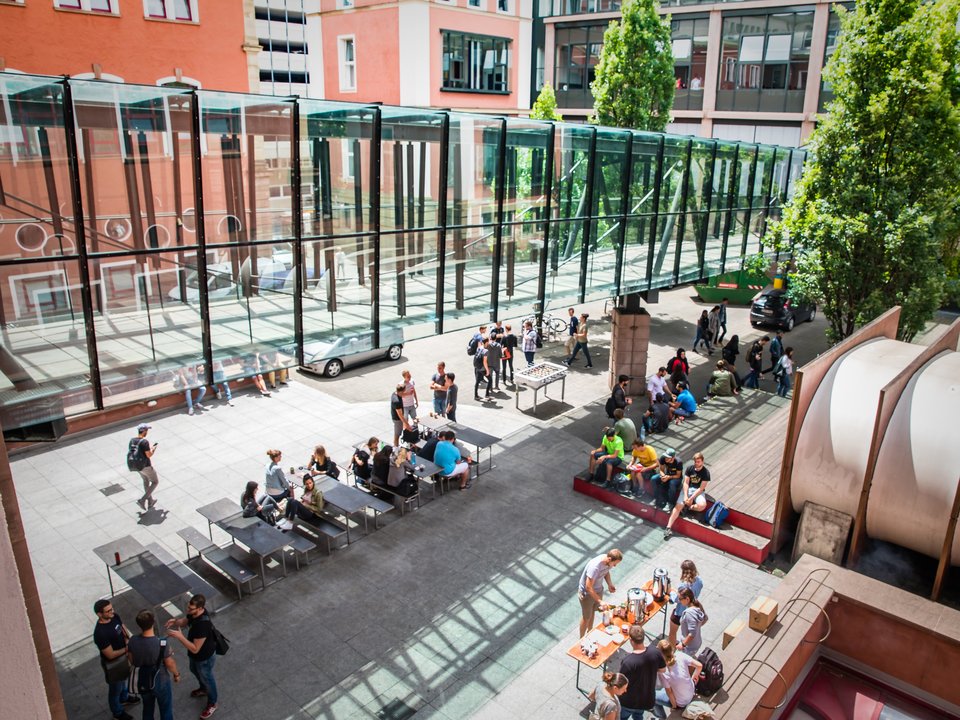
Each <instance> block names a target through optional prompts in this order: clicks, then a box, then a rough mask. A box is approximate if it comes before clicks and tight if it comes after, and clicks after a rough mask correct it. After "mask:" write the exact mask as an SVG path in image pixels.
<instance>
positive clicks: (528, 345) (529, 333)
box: [521, 320, 537, 367]
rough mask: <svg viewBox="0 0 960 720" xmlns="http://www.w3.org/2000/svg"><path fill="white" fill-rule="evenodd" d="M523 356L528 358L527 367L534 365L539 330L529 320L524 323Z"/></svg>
mask: <svg viewBox="0 0 960 720" xmlns="http://www.w3.org/2000/svg"><path fill="white" fill-rule="evenodd" d="M521 347H522V348H523V356H524V357H525V358H526V359H527V367H530V366H531V365H533V358H534V355H536V352H537V331H536V330H534V329H533V323H532V322H530V321H529V320H527V322H525V323H524V324H523V345H522V346H521Z"/></svg>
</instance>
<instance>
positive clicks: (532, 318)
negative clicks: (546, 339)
mask: <svg viewBox="0 0 960 720" xmlns="http://www.w3.org/2000/svg"><path fill="white" fill-rule="evenodd" d="M528 322H529V323H532V324H533V326H534V327H537V316H536V315H528V316H527V317H525V318H524V319H523V320H521V321H520V324H521V326H522V325H526V324H527V323H528ZM541 323H542V325H541V327H542V328H543V330H546V331H547V332H550V333H553V334H555V335H559V334H560V333H563V332H565V331H566V329H567V328H568V327H569V326H568V325H567V321H566V320H564V319H563V318H562V317H555V316H553V315H551V314H550V313H544V314H543V317H542V319H541Z"/></svg>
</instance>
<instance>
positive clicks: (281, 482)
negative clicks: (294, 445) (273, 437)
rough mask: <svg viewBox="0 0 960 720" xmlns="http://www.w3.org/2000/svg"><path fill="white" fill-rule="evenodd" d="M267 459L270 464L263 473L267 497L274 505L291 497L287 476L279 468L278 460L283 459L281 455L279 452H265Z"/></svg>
mask: <svg viewBox="0 0 960 720" xmlns="http://www.w3.org/2000/svg"><path fill="white" fill-rule="evenodd" d="M267 457H268V458H270V464H269V465H267V469H266V471H265V472H264V476H265V478H266V482H265V485H266V488H267V495H269V496H270V497H271V498H273V501H274V502H275V503H279V502H280V501H281V500H286V499H287V498H290V497H293V492H292V489H291V487H290V481H289V480H287V474H286V473H285V472H284V471H283V468H282V467H280V460H281V459H283V453H281V452H280V451H279V450H267Z"/></svg>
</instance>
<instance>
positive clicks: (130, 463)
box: [127, 437, 147, 472]
mask: <svg viewBox="0 0 960 720" xmlns="http://www.w3.org/2000/svg"><path fill="white" fill-rule="evenodd" d="M142 439H143V438H141V437H135V438H133V439H132V440H131V441H130V444H129V445H128V446H127V470H129V471H130V472H140V471H141V470H143V469H144V468H145V467H146V466H147V457H146V456H145V455H144V454H143V452H142V451H141V450H140V441H141V440H142Z"/></svg>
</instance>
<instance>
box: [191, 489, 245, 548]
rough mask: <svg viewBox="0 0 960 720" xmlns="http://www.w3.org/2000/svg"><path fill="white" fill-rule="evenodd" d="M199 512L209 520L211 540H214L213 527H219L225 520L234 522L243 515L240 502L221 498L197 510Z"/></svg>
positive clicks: (208, 530) (208, 527)
mask: <svg viewBox="0 0 960 720" xmlns="http://www.w3.org/2000/svg"><path fill="white" fill-rule="evenodd" d="M197 512H198V513H200V514H201V515H203V516H204V517H205V518H206V519H207V532H208V533H210V539H211V540H213V526H214V525H219V524H220V523H221V522H223V521H224V520H232V519H233V518H236V517H241V516H242V515H243V510H242V509H241V508H240V503H239V502H234V501H233V500H230V499H229V498H220V499H219V500H214V501H213V502H212V503H209V504H208V505H204V506H203V507H199V508H197Z"/></svg>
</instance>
